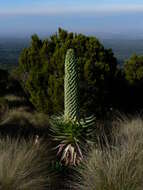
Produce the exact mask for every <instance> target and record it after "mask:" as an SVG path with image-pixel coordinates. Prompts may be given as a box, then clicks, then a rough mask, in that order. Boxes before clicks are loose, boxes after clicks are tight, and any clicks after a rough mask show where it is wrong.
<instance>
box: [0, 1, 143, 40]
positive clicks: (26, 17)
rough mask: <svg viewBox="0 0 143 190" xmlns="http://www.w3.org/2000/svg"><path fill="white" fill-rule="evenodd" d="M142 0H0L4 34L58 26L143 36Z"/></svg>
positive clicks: (102, 33) (22, 34) (48, 31)
mask: <svg viewBox="0 0 143 190" xmlns="http://www.w3.org/2000/svg"><path fill="white" fill-rule="evenodd" d="M142 20H143V2H142V0H116V1H114V0H101V1H95V0H88V1H87V0H78V1H76V0H69V1H66V0H49V1H47V0H40V1H39V0H21V1H19V0H13V1H10V0H5V1H3V0H0V28H1V30H0V37H30V36H31V35H32V34H34V33H37V34H38V35H40V36H43V37H45V36H47V35H50V34H51V33H55V32H56V31H57V29H58V27H62V28H64V29H66V30H68V31H72V32H77V33H84V34H88V35H96V36H97V37H101V38H114V37H120V38H131V39H132V38H135V39H139V38H143V24H142Z"/></svg>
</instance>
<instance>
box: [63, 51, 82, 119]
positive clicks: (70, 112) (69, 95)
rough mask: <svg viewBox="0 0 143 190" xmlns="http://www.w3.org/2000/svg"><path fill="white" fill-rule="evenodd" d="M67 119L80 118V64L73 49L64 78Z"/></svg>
mask: <svg viewBox="0 0 143 190" xmlns="http://www.w3.org/2000/svg"><path fill="white" fill-rule="evenodd" d="M64 105H65V112H64V116H65V120H74V121H75V120H78V119H79V78H78V66H77V61H76V57H75V53H74V50H73V49H69V50H68V51H67V54H66V59H65V80H64Z"/></svg>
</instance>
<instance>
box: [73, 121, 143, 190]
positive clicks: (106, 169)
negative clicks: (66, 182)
mask: <svg viewBox="0 0 143 190" xmlns="http://www.w3.org/2000/svg"><path fill="white" fill-rule="evenodd" d="M113 136H114V142H113V143H112V145H111V144H110V143H108V141H106V146H104V148H103V146H102V145H100V146H98V147H97V148H92V150H91V152H90V153H89V156H88V158H87V160H86V161H85V162H84V164H83V166H82V167H81V169H79V171H78V175H77V176H75V179H76V180H75V181H76V182H75V184H74V187H75V189H79V190H89V189H90V190H142V189H143V167H142V166H143V120H142V119H141V118H135V119H127V118H126V119H121V120H118V121H117V122H116V124H115V126H114V127H113ZM105 139H106V138H105Z"/></svg>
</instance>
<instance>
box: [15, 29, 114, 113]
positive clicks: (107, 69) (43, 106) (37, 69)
mask: <svg viewBox="0 0 143 190" xmlns="http://www.w3.org/2000/svg"><path fill="white" fill-rule="evenodd" d="M69 48H73V49H74V50H75V53H76V56H77V64H78V67H79V71H80V72H79V74H80V92H81V94H82V95H81V96H80V103H81V110H82V111H83V112H84V111H85V109H88V111H89V112H93V111H94V112H98V111H99V110H101V109H104V105H103V99H104V97H105V96H106V91H107V90H108V89H106V84H105V83H108V82H109V80H112V78H114V76H115V74H116V69H117V67H116V66H117V63H116V59H115V57H114V56H113V53H112V51H111V50H107V49H105V48H104V47H103V45H102V44H101V43H100V42H99V41H98V40H97V39H96V38H95V37H88V36H85V35H82V34H73V33H68V32H67V31H65V30H63V29H59V31H58V33H57V34H55V35H52V36H51V37H50V38H49V39H45V40H43V41H42V40H40V39H39V37H38V36H37V35H34V36H32V41H31V44H30V47H29V48H26V49H24V50H23V51H22V53H21V56H20V59H19V67H18V71H17V75H18V76H19V77H18V78H19V80H20V81H21V84H22V86H23V87H24V89H25V91H26V93H27V94H28V95H29V99H30V101H31V102H32V104H33V105H34V107H35V108H36V109H37V110H38V111H41V112H45V113H48V114H57V113H60V112H61V111H62V110H63V107H64V101H63V100H64V62H65V55H66V51H67V49H69ZM86 87H88V88H86ZM89 90H90V92H89ZM91 91H92V94H95V95H94V96H90V95H91ZM97 103H98V104H97Z"/></svg>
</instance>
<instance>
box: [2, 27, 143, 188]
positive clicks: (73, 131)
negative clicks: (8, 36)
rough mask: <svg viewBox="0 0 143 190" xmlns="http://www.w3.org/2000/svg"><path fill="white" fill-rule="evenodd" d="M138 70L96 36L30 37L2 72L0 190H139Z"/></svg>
mask: <svg viewBox="0 0 143 190" xmlns="http://www.w3.org/2000/svg"><path fill="white" fill-rule="evenodd" d="M142 65H143V57H142V56H137V55H133V56H132V57H131V58H130V59H129V60H127V61H126V62H125V65H124V66H123V67H119V65H117V61H116V58H115V57H114V55H113V53H112V50H111V49H105V48H104V47H103V45H102V44H101V43H100V42H99V41H98V40H97V39H96V38H95V37H91V36H85V35H82V34H74V33H69V32H67V31H65V30H63V29H61V28H60V29H59V30H58V33H56V34H54V35H52V36H51V37H50V38H48V39H45V40H40V39H39V37H38V36H37V35H33V36H32V40H31V44H30V45H29V47H27V48H25V49H24V50H23V51H22V53H21V55H20V58H19V65H18V67H17V68H16V69H15V70H13V71H12V72H8V71H5V70H2V69H1V70H0V189H2V190H8V189H10V190H13V189H14V190H16V189H18V190H19V189H21V190H31V189H37V190H38V189H39V190H44V189H47V190H48V189H49V190H67V189H71V190H74V189H76V190H77V189H79V190H89V189H90V190H92V189H93V190H121V189H122V190H142V178H143V167H142V164H143V151H142V148H143V140H142V139H143V119H142V108H143V98H142V97H143V66H142ZM120 112H123V114H124V115H129V114H131V116H130V117H124V118H122V114H120ZM137 112H139V113H140V116H139V117H138V118H135V117H134V113H137ZM93 115H95V116H96V120H95V117H93Z"/></svg>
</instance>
